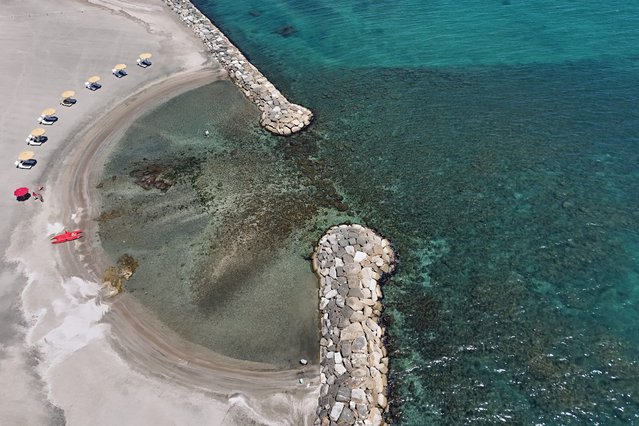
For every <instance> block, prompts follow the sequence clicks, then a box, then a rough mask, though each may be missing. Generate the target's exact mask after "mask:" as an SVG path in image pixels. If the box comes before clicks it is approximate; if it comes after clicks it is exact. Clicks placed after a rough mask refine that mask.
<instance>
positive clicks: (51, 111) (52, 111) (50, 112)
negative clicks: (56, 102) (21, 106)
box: [42, 108, 55, 117]
mask: <svg viewBox="0 0 639 426" xmlns="http://www.w3.org/2000/svg"><path fill="white" fill-rule="evenodd" d="M53 114H55V109H53V108H47V109H45V110H44V111H42V116H43V117H47V116H49V115H53Z"/></svg>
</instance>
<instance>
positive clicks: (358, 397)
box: [351, 388, 366, 403]
mask: <svg viewBox="0 0 639 426" xmlns="http://www.w3.org/2000/svg"><path fill="white" fill-rule="evenodd" d="M351 400H352V401H355V402H356V403H365V402H366V392H364V389H358V388H355V389H352V390H351Z"/></svg>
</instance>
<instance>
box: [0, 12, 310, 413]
mask: <svg viewBox="0 0 639 426" xmlns="http://www.w3.org/2000/svg"><path fill="white" fill-rule="evenodd" d="M0 43H1V45H2V47H3V52H5V54H4V55H3V56H2V59H0V61H1V63H2V65H3V69H4V70H5V73H4V75H3V78H2V79H0V90H1V91H2V93H4V94H5V98H4V99H5V101H4V102H3V103H2V104H1V105H0V146H1V147H2V152H3V158H4V164H5V167H3V168H0V189H1V191H0V194H3V196H2V197H0V207H1V211H2V213H1V214H2V215H3V217H2V221H0V231H2V234H3V235H4V236H5V238H4V239H3V240H2V242H0V250H1V252H2V253H4V256H3V259H2V268H1V269H0V271H1V272H0V316H1V318H2V321H1V322H0V343H1V346H0V417H1V418H2V419H3V422H5V421H6V422H7V424H62V423H64V422H65V421H66V423H67V424H70V425H74V424H79V425H83V424H89V423H91V424H109V425H111V424H123V425H128V424H135V425H145V424H153V425H164V424H167V425H168V424H180V425H183V424H194V425H196V424H197V425H201V424H249V423H251V422H255V423H256V424H310V423H312V419H313V412H314V409H315V404H316V401H317V392H316V389H317V386H316V385H317V376H318V374H319V373H318V370H317V368H316V367H307V368H305V369H304V370H302V369H300V370H294V371H277V370H275V369H273V368H272V367H270V366H268V365H261V364H255V363H248V362H242V361H236V360H232V359H228V358H225V357H222V356H220V355H217V354H215V353H213V352H211V351H209V350H206V349H204V348H201V347H197V346H195V345H192V344H189V343H188V342H184V341H183V340H181V339H180V338H179V337H177V336H175V335H174V334H172V333H171V332H169V331H167V330H166V328H164V327H163V326H162V324H159V323H158V322H157V321H156V320H155V319H154V318H153V317H152V316H151V315H150V314H149V313H148V312H146V311H145V310H144V309H143V308H142V307H141V306H139V305H138V304H137V303H136V302H135V300H133V299H132V298H131V297H129V296H128V295H122V296H118V297H117V298H115V299H109V300H106V299H104V298H103V296H102V294H101V291H100V286H99V281H100V278H99V277H100V276H101V273H102V271H104V268H105V267H106V266H107V265H108V264H109V262H110V260H109V259H107V258H106V257H105V255H104V253H102V251H101V250H100V246H99V241H98V239H97V237H96V232H95V231H96V228H95V224H94V223H93V221H92V220H91V219H92V218H93V217H95V216H96V212H97V210H98V207H99V206H98V205H97V202H98V200H97V199H96V194H95V193H94V187H95V180H96V176H97V171H99V167H100V165H101V164H102V162H103V159H104V155H105V154H106V153H107V152H108V148H109V143H111V142H113V141H115V140H117V138H118V137H119V136H120V135H121V134H122V132H123V131H124V130H125V129H126V126H127V125H128V124H130V123H131V122H132V121H133V120H134V119H135V117H137V116H139V114H141V113H143V112H144V111H145V110H146V109H147V108H149V107H150V106H153V105H156V104H158V103H161V102H163V101H165V100H166V99H168V98H170V97H172V96H175V95H177V94H179V93H182V92H184V91H187V90H189V89H193V88H197V87H199V86H201V85H204V84H207V83H209V82H212V81H214V80H215V79H219V78H224V75H225V74H224V72H223V71H222V70H221V69H220V68H219V66H218V65H217V64H216V63H212V62H211V61H210V60H209V59H208V57H207V56H206V55H205V53H204V51H203V46H202V45H201V43H200V42H199V40H197V39H195V38H194V37H193V36H192V34H191V32H190V31H189V30H187V29H185V28H184V27H183V26H182V25H181V23H180V22H178V21H177V17H176V16H174V15H173V14H172V13H170V12H169V11H166V10H165V9H164V6H163V3H162V2H161V0H136V1H135V2H133V1H131V2H129V1H116V0H113V1H93V2H86V1H79V0H56V1H55V2H43V1H41V0H20V1H17V0H5V1H4V2H3V7H2V11H1V12H0ZM145 51H149V52H152V53H153V55H154V56H153V58H152V61H153V65H152V66H151V67H149V68H146V69H142V68H140V67H137V66H136V65H135V60H136V58H137V55H138V54H139V53H141V52H145ZM121 62H124V63H126V64H127V65H128V68H127V70H128V71H129V75H128V76H126V77H124V78H122V79H117V78H115V77H114V76H112V75H111V68H112V67H113V65H115V64H117V63H121ZM94 74H98V75H100V76H101V77H102V81H101V83H102V84H103V87H102V89H100V90H98V91H95V92H91V91H89V90H87V89H85V88H84V81H85V80H86V79H87V77H89V76H90V75H94ZM64 90H75V91H76V98H77V100H78V103H77V104H76V105H74V106H72V107H70V108H66V107H63V106H60V105H59V104H58V102H59V100H60V97H59V95H60V93H61V92H63V91H64ZM47 107H54V108H56V109H57V110H58V113H57V116H58V117H59V121H58V122H57V123H55V124H53V125H52V126H44V127H45V129H46V130H47V136H48V137H49V140H48V141H47V142H46V143H45V144H43V145H42V146H39V147H30V148H29V149H30V150H32V151H34V152H35V153H36V159H37V160H38V164H37V165H36V167H35V168H33V169H32V170H19V169H17V168H15V167H14V166H13V162H14V161H15V159H16V156H17V155H18V153H19V152H21V151H23V150H25V149H27V148H28V147H27V145H26V143H25V138H26V137H27V135H28V134H29V132H30V131H31V129H33V128H35V127H38V124H37V122H36V119H37V117H38V116H39V114H40V112H41V111H42V110H43V109H44V108H47ZM256 114H257V111H256ZM20 186H28V187H30V188H33V189H36V188H38V187H40V186H44V187H45V189H44V200H45V201H44V202H43V203H40V202H39V201H34V200H28V201H26V202H23V203H18V202H16V201H15V199H14V198H13V197H12V193H13V190H14V189H15V188H17V187H20ZM76 227H79V228H83V229H84V230H85V232H86V235H87V236H86V238H84V239H82V240H79V241H78V242H74V243H71V244H67V245H60V246H52V245H50V244H49V243H48V236H49V235H50V234H52V233H54V232H57V231H60V230H62V229H73V228H76ZM302 377H304V378H305V380H306V382H305V384H304V385H301V384H299V382H298V380H299V379H300V378H302ZM309 384H310V385H311V386H307V385H309Z"/></svg>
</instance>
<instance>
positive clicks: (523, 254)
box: [100, 0, 639, 425]
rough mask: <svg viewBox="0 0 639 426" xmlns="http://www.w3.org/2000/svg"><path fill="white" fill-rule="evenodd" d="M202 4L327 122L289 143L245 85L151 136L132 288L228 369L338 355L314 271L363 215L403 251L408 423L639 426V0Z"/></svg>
mask: <svg viewBox="0 0 639 426" xmlns="http://www.w3.org/2000/svg"><path fill="white" fill-rule="evenodd" d="M194 3H195V4H196V5H197V6H198V7H200V8H201V9H202V11H203V12H205V13H206V14H207V15H208V16H209V17H211V19H212V20H213V21H214V22H215V23H216V25H218V26H219V27H220V28H221V29H223V31H225V33H226V34H227V35H228V36H229V37H230V38H231V39H232V40H233V42H234V43H235V44H236V45H237V46H238V47H239V48H240V49H241V50H242V51H243V52H244V53H245V55H247V56H248V57H249V59H250V60H251V61H252V62H253V63H254V64H255V65H256V66H257V67H258V68H260V70H261V71H262V72H263V73H264V74H265V75H266V76H267V77H268V78H269V79H270V80H271V81H272V82H273V83H275V84H276V85H277V86H278V87H279V88H280V90H282V92H283V93H285V94H286V96H287V97H288V98H289V99H290V100H292V101H294V102H298V103H301V104H303V105H305V106H307V107H309V108H311V109H312V110H313V111H314V112H315V113H316V116H317V119H316V122H315V123H314V124H313V125H312V127H311V128H310V129H309V130H308V131H306V132H304V133H302V134H300V135H297V136H294V137H291V138H276V137H274V136H270V135H267V134H266V133H265V132H264V131H262V130H261V129H259V127H257V111H256V109H255V107H254V106H253V105H251V104H250V103H248V102H247V101H246V100H245V99H244V98H243V97H242V96H241V95H240V94H239V92H238V91H237V90H235V89H234V88H233V86H232V85H231V84H230V83H228V82H218V83H215V84H213V85H211V86H207V87H205V88H202V89H198V90H196V91H194V92H190V93H188V94H185V95H183V96H181V97H178V98H176V99H174V100H172V101H171V102H169V103H167V104H166V105H164V106H162V107H160V108H158V109H157V110H154V111H152V112H150V113H149V114H148V115H147V116H145V117H143V118H142V119H140V120H139V121H138V122H137V123H136V124H135V125H134V127H133V128H132V129H131V130H130V131H129V132H128V133H127V135H126V136H125V137H124V139H123V140H122V142H121V143H120V145H119V146H118V148H117V149H116V151H115V152H114V154H113V156H112V157H111V161H110V163H109V164H108V165H107V167H106V170H105V174H104V179H103V183H102V188H103V189H102V191H103V200H104V213H103V215H102V217H101V218H100V223H101V227H100V232H101V236H102V238H103V241H104V244H105V247H106V249H107V251H108V252H109V253H111V254H112V255H113V257H114V258H117V256H119V255H121V254H123V253H125V252H126V253H129V254H131V255H132V256H134V257H135V258H136V259H138V260H139V262H140V267H139V269H138V271H137V272H136V274H135V275H134V276H133V278H132V279H131V281H130V282H129V284H128V287H129V291H132V292H133V294H135V295H137V296H138V297H139V298H140V300H142V301H143V302H144V303H145V304H147V306H149V307H150V308H151V309H153V310H154V311H156V312H157V313H158V315H159V316H160V318H162V319H163V320H164V321H165V323H166V324H167V325H168V326H169V327H171V328H173V329H175V330H177V331H179V332H180V333H182V334H183V335H185V336H186V337H187V338H190V339H191V340H193V341H196V342H198V343H201V344H203V345H206V346H209V347H212V348H214V349H215V350H217V351H220V352H222V353H225V354H227V355H230V356H236V357H241V358H245V359H252V360H256V361H264V362H269V363H273V364H276V365H279V366H287V365H294V364H295V362H296V360H297V359H299V358H300V357H302V356H305V357H309V358H310V359H315V358H316V357H317V317H316V315H317V314H316V306H317V299H316V298H317V296H316V288H317V287H316V286H317V282H316V281H315V278H314V276H313V274H312V272H311V271H310V267H309V262H308V255H309V254H310V252H311V250H312V248H313V246H314V244H315V242H316V241H317V239H318V238H319V237H320V236H321V234H322V233H323V231H324V229H325V228H326V227H327V226H329V225H331V224H333V223H335V222H340V221H344V220H353V221H358V222H361V223H364V224H366V225H368V226H371V227H373V228H375V229H377V230H378V231H379V232H381V233H382V234H384V235H385V236H387V237H388V238H389V239H390V240H391V241H392V242H393V244H394V246H395V248H396V250H397V252H398V253H399V256H400V264H399V268H398V273H397V275H395V277H394V278H393V279H392V280H391V281H390V282H389V283H387V284H386V286H385V289H384V291H385V296H386V299H385V305H386V316H385V321H386V322H387V323H388V324H389V327H388V328H389V334H390V341H389V345H390V347H391V369H390V383H391V387H392V399H391V403H392V407H393V410H392V413H391V414H392V415H393V417H394V419H395V420H394V421H395V422H396V423H397V424H402V425H438V424H467V423H470V424H494V423H506V424H531V425H532V424H601V425H615V424H639V355H637V354H639V327H638V325H637V324H639V259H638V257H639V166H638V164H639V109H638V108H637V105H638V103H639V2H633V1H617V0H613V1H608V2H600V1H594V0H580V1H567V0H536V1H524V0H503V1H499V0H496V1H485V0H484V1H479V0H467V1H452V0H431V1H419V0H395V1H393V2H390V1H364V0H342V1H339V2H336V1H332V2H328V1H322V0H317V1H313V2H309V1H306V0H288V1H285V0H273V1H270V2H268V4H267V3H264V2H258V1H257V0H233V1H230V0H215V1H213V0H196V1H195V2H194ZM158 60H159V58H158ZM205 130H209V132H210V134H209V136H208V137H205V136H204V131H205ZM144 172H147V173H150V174H154V175H158V176H160V177H162V178H163V179H164V178H165V179H166V181H167V182H170V184H171V186H170V188H169V189H168V190H167V191H166V192H162V191H161V190H158V189H152V190H144V189H142V188H141V187H140V186H139V185H136V184H135V178H134V177H132V175H131V174H132V173H133V175H135V174H136V173H137V175H138V176H139V175H140V173H144ZM132 227H136V228H137V229H138V230H142V232H135V233H132V232H131V231H130V229H131V228H132ZM314 357H315V358H314Z"/></svg>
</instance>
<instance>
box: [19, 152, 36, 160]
mask: <svg viewBox="0 0 639 426" xmlns="http://www.w3.org/2000/svg"><path fill="white" fill-rule="evenodd" d="M33 157H35V153H34V152H33V151H22V152H21V153H20V155H18V160H20V161H26V160H31V159H32V158H33Z"/></svg>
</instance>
